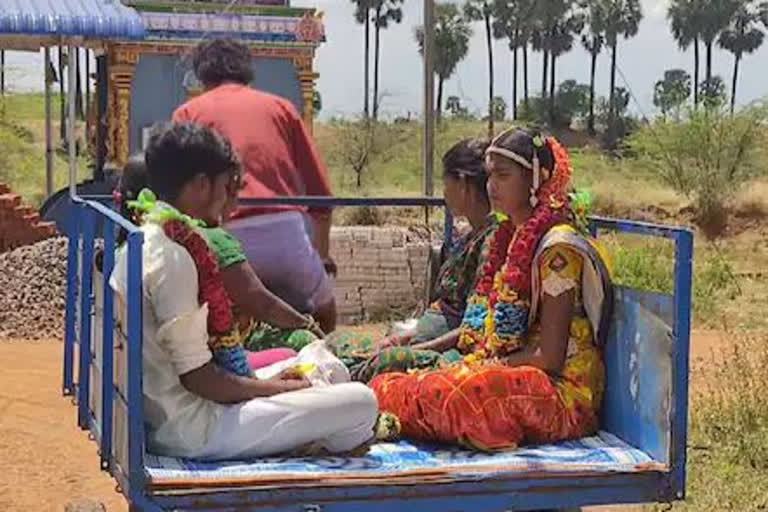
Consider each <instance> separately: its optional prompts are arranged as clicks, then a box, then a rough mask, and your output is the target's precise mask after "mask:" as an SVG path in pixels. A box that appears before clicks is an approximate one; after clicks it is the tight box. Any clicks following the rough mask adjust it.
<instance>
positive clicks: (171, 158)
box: [145, 123, 240, 201]
mask: <svg viewBox="0 0 768 512" xmlns="http://www.w3.org/2000/svg"><path fill="white" fill-rule="evenodd" d="M145 160H146V165H147V178H148V182H149V187H150V188H151V189H152V190H153V191H154V192H155V193H156V194H157V195H158V197H159V198H160V199H164V200H167V201H174V200H176V199H177V198H178V196H179V194H180V193H181V190H182V189H183V188H184V185H186V184H187V183H189V182H190V181H192V180H193V179H194V178H195V176H197V175H198V174H200V173H202V174H205V175H206V176H208V178H210V179H211V180H213V179H215V178H216V177H218V176H220V175H222V174H231V175H234V174H236V173H237V172H239V170H240V160H239V158H238V157H237V154H236V153H235V152H234V150H233V149H232V145H231V144H230V143H229V141H228V140H227V139H225V138H224V137H221V136H220V135H218V134H217V133H215V132H214V131H213V130H211V129H210V128H206V127H204V126H200V125H197V124H194V123H170V124H161V125H156V126H155V127H154V128H153V129H152V134H151V137H150V139H149V146H148V147H147V150H146V153H145Z"/></svg>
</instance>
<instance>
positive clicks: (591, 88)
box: [587, 50, 597, 136]
mask: <svg viewBox="0 0 768 512" xmlns="http://www.w3.org/2000/svg"><path fill="white" fill-rule="evenodd" d="M590 53H591V54H592V63H591V65H590V68H589V120H588V121H587V130H588V131H589V134H590V135H592V136H594V135H595V72H596V71H597V52H596V51H594V50H593V51H592V52H590Z"/></svg>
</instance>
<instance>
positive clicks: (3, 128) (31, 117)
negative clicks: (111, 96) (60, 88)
mask: <svg viewBox="0 0 768 512" xmlns="http://www.w3.org/2000/svg"><path fill="white" fill-rule="evenodd" d="M5 108H6V115H5V120H4V121H0V148H2V151H1V152H0V181H2V182H4V183H7V184H8V185H10V186H11V188H12V189H13V191H14V192H15V193H17V194H20V195H21V196H22V197H23V198H24V201H25V202H26V203H27V204H29V205H31V206H34V207H39V206H40V205H41V204H42V202H43V201H44V200H45V197H46V196H45V121H44V118H45V111H44V105H43V95H42V94H11V95H8V96H6V98H5ZM52 108H53V118H54V123H53V141H52V143H53V146H54V148H56V147H57V146H58V145H59V144H60V143H61V140H60V139H59V123H58V96H55V97H54V98H53V105H52ZM81 133H82V126H78V127H77V132H76V134H77V135H78V136H80V135H81ZM87 165H88V162H87V159H85V158H80V159H79V162H78V171H79V177H80V179H83V178H85V177H86V172H87V171H86V170H85V169H87ZM68 176H69V164H68V160H67V158H66V156H64V155H62V154H60V153H54V159H53V185H54V186H53V188H54V190H59V189H60V188H62V187H64V186H66V184H67V182H68Z"/></svg>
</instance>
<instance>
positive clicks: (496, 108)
mask: <svg viewBox="0 0 768 512" xmlns="http://www.w3.org/2000/svg"><path fill="white" fill-rule="evenodd" d="M491 116H492V117H493V120H494V121H503V120H504V119H506V118H507V102H506V101H504V98H502V97H501V96H494V97H493V102H492V103H491Z"/></svg>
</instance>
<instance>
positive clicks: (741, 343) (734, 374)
mask: <svg viewBox="0 0 768 512" xmlns="http://www.w3.org/2000/svg"><path fill="white" fill-rule="evenodd" d="M728 338H729V339H728V341H732V345H731V348H730V350H727V351H725V352H724V353H722V354H717V355H713V356H712V357H711V358H710V359H709V360H708V361H707V364H702V365H699V366H697V367H696V368H694V371H696V372H701V375H700V377H701V380H702V381H703V382H704V383H705V384H703V385H702V386H700V387H699V389H698V390H696V391H695V392H693V393H692V397H691V414H690V434H689V449H688V468H689V478H688V498H687V500H686V502H685V503H681V504H679V505H675V509H677V508H680V509H682V510H696V511H710V510H733V511H752V510H754V511H757V510H766V509H768V395H767V394H766V393H765V389H766V388H767V387H768V351H766V350H765V348H766V343H768V339H766V337H765V336H755V335H753V336H746V335H743V334H734V333H729V335H728ZM657 509H658V507H657Z"/></svg>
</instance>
